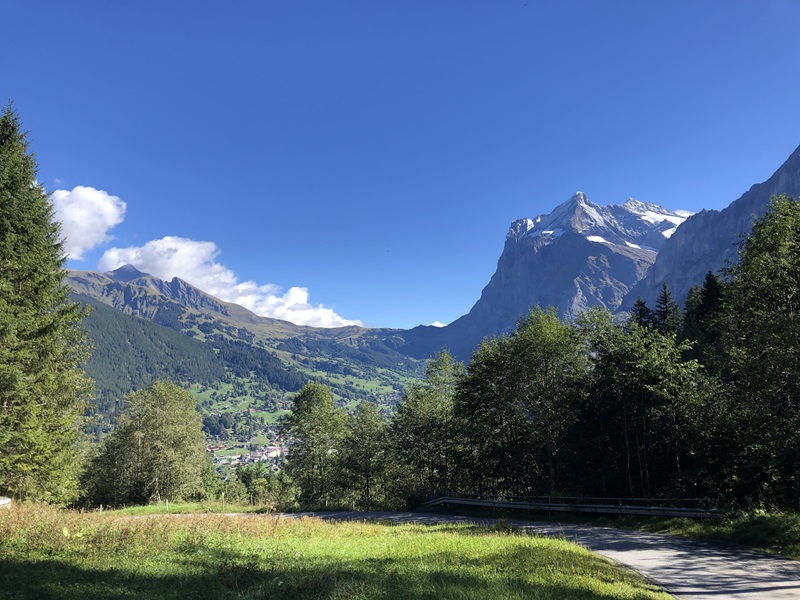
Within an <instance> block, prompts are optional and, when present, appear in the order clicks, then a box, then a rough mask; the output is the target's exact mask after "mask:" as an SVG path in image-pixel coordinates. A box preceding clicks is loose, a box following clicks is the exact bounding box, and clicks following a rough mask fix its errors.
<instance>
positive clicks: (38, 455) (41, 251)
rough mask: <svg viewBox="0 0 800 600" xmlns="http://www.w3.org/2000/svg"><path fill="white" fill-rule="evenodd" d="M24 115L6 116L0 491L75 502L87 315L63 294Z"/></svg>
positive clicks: (56, 240)
mask: <svg viewBox="0 0 800 600" xmlns="http://www.w3.org/2000/svg"><path fill="white" fill-rule="evenodd" d="M36 169H37V165H36V161H35V159H34V156H33V154H31V153H29V152H28V144H27V141H26V136H25V134H24V133H23V132H21V131H20V123H19V118H18V116H17V115H16V114H15V113H14V111H13V110H12V109H11V107H10V106H9V107H7V108H6V110H5V112H4V113H3V114H2V116H0V493H2V494H6V495H11V496H15V497H21V498H38V499H44V500H49V501H54V502H60V503H64V502H68V501H70V500H72V499H74V498H75V497H76V496H77V495H78V492H79V489H78V479H77V473H78V468H79V459H80V456H79V452H78V450H77V444H78V440H79V432H80V429H81V415H82V413H83V410H84V406H85V402H86V401H87V399H88V397H89V394H90V392H91V381H90V380H89V379H88V378H87V377H86V376H85V375H84V373H83V372H82V371H81V370H80V369H79V368H78V367H79V365H80V364H81V363H82V362H83V361H84V360H85V359H86V357H87V355H88V349H87V345H86V342H85V338H84V335H83V333H82V331H81V329H80V327H79V322H80V320H81V317H82V316H83V310H82V308H81V307H80V306H79V305H78V304H75V303H72V302H69V301H68V293H69V292H68V290H67V289H66V288H64V287H63V285H62V280H63V278H64V274H65V273H64V270H63V266H64V262H65V260H66V258H65V255H64V251H63V248H62V244H61V239H60V230H59V225H58V224H57V223H56V222H54V221H53V208H52V205H51V204H50V201H49V199H48V197H47V194H46V193H45V191H44V189H43V188H42V187H41V186H40V185H39V183H37V181H36Z"/></svg>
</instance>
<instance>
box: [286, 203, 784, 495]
mask: <svg viewBox="0 0 800 600" xmlns="http://www.w3.org/2000/svg"><path fill="white" fill-rule="evenodd" d="M740 254H741V256H740V261H739V262H738V263H737V264H736V265H731V266H730V267H729V268H728V269H726V270H725V271H724V272H723V274H722V277H718V276H716V275H713V274H710V273H709V274H708V276H707V277H706V279H705V281H704V282H703V283H702V285H698V286H696V287H694V288H692V290H691V291H690V292H689V295H688V298H687V299H686V304H685V312H684V311H682V310H681V309H680V307H679V305H678V303H677V302H676V301H675V300H674V299H673V298H672V297H671V294H670V292H669V289H668V288H667V287H666V286H664V287H663V288H662V291H661V294H660V296H659V298H658V301H657V303H656V306H655V307H653V308H652V309H651V308H650V307H648V306H647V305H646V304H645V303H644V302H642V301H639V302H637V303H636V306H635V307H634V309H633V310H632V311H631V313H630V315H629V317H628V318H627V319H625V320H624V321H622V322H619V321H617V320H615V319H614V318H613V317H612V316H611V315H610V314H609V313H608V312H606V311H604V310H599V309H595V310H590V311H588V312H586V313H585V314H584V315H582V316H581V317H580V318H579V319H578V320H577V321H576V322H564V321H561V320H560V319H559V318H558V317H557V315H556V313H555V311H554V310H553V309H548V310H542V309H540V308H537V309H535V310H533V311H532V312H531V313H530V314H529V315H528V316H527V317H526V318H524V319H523V320H521V321H520V323H519V325H518V327H517V329H516V330H515V331H514V332H513V333H511V334H509V335H505V336H501V337H498V338H495V339H492V340H486V341H484V342H483V344H482V345H481V346H480V347H479V348H478V349H477V350H476V351H475V352H474V354H473V355H472V357H471V359H470V361H469V363H468V364H467V365H466V366H465V367H463V366H461V365H459V364H458V363H456V362H455V361H454V360H453V359H452V357H450V356H449V355H448V354H446V353H444V354H441V355H439V356H438V357H436V358H435V360H433V361H432V362H431V363H430V364H429V365H428V369H427V371H426V375H425V377H424V379H423V381H422V382H421V383H420V384H418V385H416V386H413V387H412V388H411V389H409V390H408V391H407V393H406V394H405V396H404V398H403V399H402V401H401V403H400V405H399V406H398V408H397V410H396V412H395V413H394V414H393V415H392V416H391V418H390V419H388V420H387V419H384V418H383V417H382V416H381V415H380V413H379V412H378V411H377V409H376V408H375V407H374V406H373V405H371V404H368V403H365V404H362V405H361V407H360V408H359V410H358V412H357V413H356V414H355V415H354V416H352V417H348V416H346V415H345V414H344V413H343V412H342V411H340V410H338V409H336V408H335V407H334V405H333V403H332V402H331V399H330V394H329V392H328V390H327V389H326V388H325V387H323V386H320V385H318V384H313V385H309V386H306V387H304V388H303V389H302V390H301V391H300V394H299V395H298V396H297V399H296V400H295V407H294V410H293V411H292V414H291V415H290V416H289V417H288V419H287V420H286V422H285V423H284V434H285V435H286V436H287V439H289V440H291V453H290V457H289V461H288V464H287V469H288V471H289V474H290V475H291V476H292V477H293V478H294V481H295V483H296V484H297V485H298V486H299V489H300V501H301V503H302V504H304V505H306V506H329V507H333V506H350V507H360V508H374V507H379V506H384V507H390V506H399V505H402V504H413V503H415V502H417V501H419V500H423V499H425V498H429V497H433V496H438V495H444V494H448V493H450V494H452V493H478V494H492V495H500V496H505V497H511V496H522V495H567V496H574V495H577V496H606V497H664V498H683V497H702V498H710V499H713V500H715V501H717V502H718V503H720V504H721V505H723V506H753V505H757V506H764V507H777V508H784V509H785V508H796V507H797V506H798V503H800V427H798V425H800V204H799V203H798V202H797V201H794V200H792V199H789V198H785V197H781V198H775V199H773V201H772V203H771V207H770V209H769V211H768V212H767V214H766V215H765V216H764V217H763V218H761V219H759V220H757V221H756V223H755V225H754V228H753V232H752V234H751V235H750V236H749V237H748V238H747V239H746V240H745V241H744V242H743V243H742V246H741V252H740Z"/></svg>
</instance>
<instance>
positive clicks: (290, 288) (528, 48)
mask: <svg viewBox="0 0 800 600" xmlns="http://www.w3.org/2000/svg"><path fill="white" fill-rule="evenodd" d="M8 4H9V5H8V6H5V7H4V9H3V16H4V21H5V27H4V34H3V36H2V38H0V56H3V60H2V62H0V95H2V96H3V97H4V99H6V98H7V99H10V100H12V101H13V104H14V108H15V110H16V111H17V112H18V113H19V115H20V118H21V119H22V122H23V125H24V127H25V128H26V129H27V130H29V132H30V134H29V139H30V143H31V148H32V150H33V151H35V152H36V155H37V158H38V161H39V165H40V171H39V179H40V181H41V183H42V184H43V185H44V186H45V188H46V189H47V190H48V191H49V192H53V193H54V202H55V203H56V205H57V209H58V210H59V211H60V212H59V214H60V215H62V218H63V219H64V220H65V230H69V231H71V232H72V236H71V239H68V248H69V249H70V252H71V255H72V256H73V257H81V258H80V260H78V259H77V258H73V259H72V260H70V263H69V266H70V267H72V268H79V269H95V268H98V266H99V267H101V268H104V267H109V266H113V265H115V264H117V263H118V262H120V261H122V260H127V259H130V260H134V261H135V262H138V263H139V264H138V265H137V266H139V267H140V268H143V267H144V268H145V269H149V270H150V271H157V272H155V273H154V274H158V275H163V276H172V275H178V276H181V277H183V278H184V279H187V280H189V281H191V282H193V283H195V284H197V285H200V287H204V289H207V290H209V291H212V292H215V293H216V294H217V295H220V296H221V297H225V299H236V300H238V301H240V302H241V303H243V304H245V305H247V306H249V307H251V308H254V309H257V311H258V312H260V313H262V314H271V315H273V316H278V317H282V318H289V319H292V320H295V321H297V322H303V323H312V324H320V325H326V324H327V325H331V324H336V323H340V322H344V321H349V320H358V321H360V322H362V323H363V324H365V325H369V326H384V327H412V326H414V325H417V324H429V323H432V322H434V321H439V322H443V323H447V322H450V321H452V320H454V319H456V318H457V317H459V316H460V315H462V314H464V313H466V312H467V311H468V310H469V309H470V307H471V306H472V304H473V303H474V302H475V301H476V300H477V299H478V297H479V296H480V292H481V289H482V288H483V286H484V285H485V284H486V283H487V282H488V281H489V278H490V277H491V275H492V273H493V272H494V269H495V266H496V262H497V259H498V257H499V255H500V253H501V251H502V247H503V241H504V237H505V234H506V232H507V230H508V226H509V224H510V223H511V221H512V220H514V219H517V218H522V217H531V218H532V217H535V216H536V215H538V214H541V213H547V212H549V211H550V210H551V209H552V208H554V207H555V206H556V205H557V204H559V203H561V202H563V201H564V200H566V199H567V198H569V197H570V196H571V195H572V194H573V193H574V192H575V191H577V190H581V191H583V192H585V193H586V194H587V196H588V197H589V199H590V200H592V201H593V202H596V203H598V204H616V203H621V202H623V201H625V200H626V199H627V198H628V197H634V198H636V199H638V200H642V201H652V202H656V203H658V204H662V205H664V206H666V207H667V208H670V209H673V210H674V209H686V210H691V211H698V210H701V209H703V208H715V209H720V208H723V207H724V206H726V205H727V204H729V203H730V202H731V201H733V200H735V199H736V198H738V197H739V196H740V195H741V194H742V193H743V192H744V191H746V190H747V189H748V188H749V187H750V186H751V185H752V184H754V183H758V182H761V181H763V180H765V179H767V178H768V177H769V176H770V175H771V174H772V173H773V172H774V171H775V170H776V169H777V168H778V167H779V166H780V164H781V163H782V162H783V161H784V160H785V159H786V158H788V156H789V154H790V153H791V152H792V150H794V149H795V148H796V147H797V146H798V144H800V110H798V98H800V77H799V76H798V73H799V72H800V62H799V61H798V52H797V41H796V40H797V25H798V24H800V0H765V1H764V2H752V1H751V0H747V1H738V0H703V1H700V2H697V1H684V0H677V1H671V2H641V1H629V2H623V1H620V2H614V1H607V2H599V1H588V0H587V1H563V2H535V1H532V0H527V1H515V2H511V1H505V0H496V1H493V2H489V1H487V0H481V1H469V0H464V1H458V2H456V1H431V0H427V1H415V0H404V1H402V2H393V1H376V0H368V1H347V0H341V1H338V2H331V1H321V0H320V1H315V2H311V1H308V2H305V1H302V0H293V1H285V0H239V1H237V2H228V3H221V2H204V1H197V0H195V1H191V2H178V1H171V2H150V1H140V2H136V3H133V2H128V3H122V2H108V1H102V2H82V1H80V0H76V1H75V2H69V3H67V2H55V0H53V1H49V2H45V1H22V0H19V1H14V0H12V2H10V3H8ZM123 206H124V210H123ZM70 242H71V245H70ZM201 242H203V243H201ZM209 288H210V289H209ZM320 307H322V308H320Z"/></svg>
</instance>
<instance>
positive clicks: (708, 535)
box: [604, 511, 800, 559]
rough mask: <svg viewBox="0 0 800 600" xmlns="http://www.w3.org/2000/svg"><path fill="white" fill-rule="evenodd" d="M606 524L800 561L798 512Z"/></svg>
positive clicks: (640, 520)
mask: <svg viewBox="0 0 800 600" xmlns="http://www.w3.org/2000/svg"><path fill="white" fill-rule="evenodd" d="M606 521H607V522H606V523H604V524H606V525H608V526H615V525H616V526H618V527H627V528H632V529H638V530H641V531H650V532H653V533H668V534H672V535H684V536H688V537H695V538H703V539H709V540H716V541H721V542H727V543H732V544H739V545H742V546H747V547H748V548H755V549H757V550H764V551H766V552H772V553H774V554H780V555H782V556H787V557H789V558H795V559H800V514H798V513H795V512H790V513H766V512H763V511H755V512H752V513H743V514H739V515H735V516H731V517H727V518H724V519H719V520H717V519H714V520H711V519H707V520H694V519H685V518H671V519H667V518H658V519H657V518H643V519H632V518H629V517H626V518H624V519H621V520H613V521H612V520H610V519H608V520H606Z"/></svg>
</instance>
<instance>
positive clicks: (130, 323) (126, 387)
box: [73, 294, 226, 411]
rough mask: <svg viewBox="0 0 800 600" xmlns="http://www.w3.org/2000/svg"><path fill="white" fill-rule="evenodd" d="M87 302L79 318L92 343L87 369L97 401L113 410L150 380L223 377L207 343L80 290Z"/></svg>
mask: <svg viewBox="0 0 800 600" xmlns="http://www.w3.org/2000/svg"><path fill="white" fill-rule="evenodd" d="M73 298H75V300H77V301H79V302H82V303H84V304H87V305H89V306H90V307H91V312H90V314H89V316H88V317H86V319H84V321H83V326H84V328H85V329H86V332H87V333H88V335H89V337H90V338H91V340H92V342H93V346H94V348H93V350H94V351H93V352H92V355H91V358H89V361H88V362H87V363H86V371H87V373H88V374H89V375H90V376H91V377H92V379H94V382H95V392H96V394H97V400H98V406H99V408H100V409H101V410H102V411H109V410H111V409H113V406H114V403H115V402H118V401H120V400H121V399H122V398H123V396H125V394H127V393H129V392H130V391H132V390H137V389H141V388H143V387H145V386H147V385H148V384H149V383H150V382H152V381H153V380H155V379H170V380H173V381H180V382H184V383H198V384H211V383H213V382H214V381H218V380H223V379H225V377H226V372H225V367H224V366H223V364H222V363H221V362H220V361H219V360H218V359H217V356H216V354H215V352H214V350H213V348H212V347H210V346H209V345H207V344H204V343H202V342H200V341H198V340H195V339H193V338H191V337H188V336H186V335H184V334H182V333H179V332H177V331H175V330H173V329H170V328H168V327H164V326H163V325H158V324H157V323H155V322H151V321H147V320H145V319H140V318H138V317H131V316H129V315H126V314H123V313H121V312H119V311H116V310H114V309H112V308H108V307H107V306H105V305H103V304H101V303H99V302H97V301H96V300H94V299H93V298H90V297H88V296H84V295H82V294H73Z"/></svg>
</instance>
